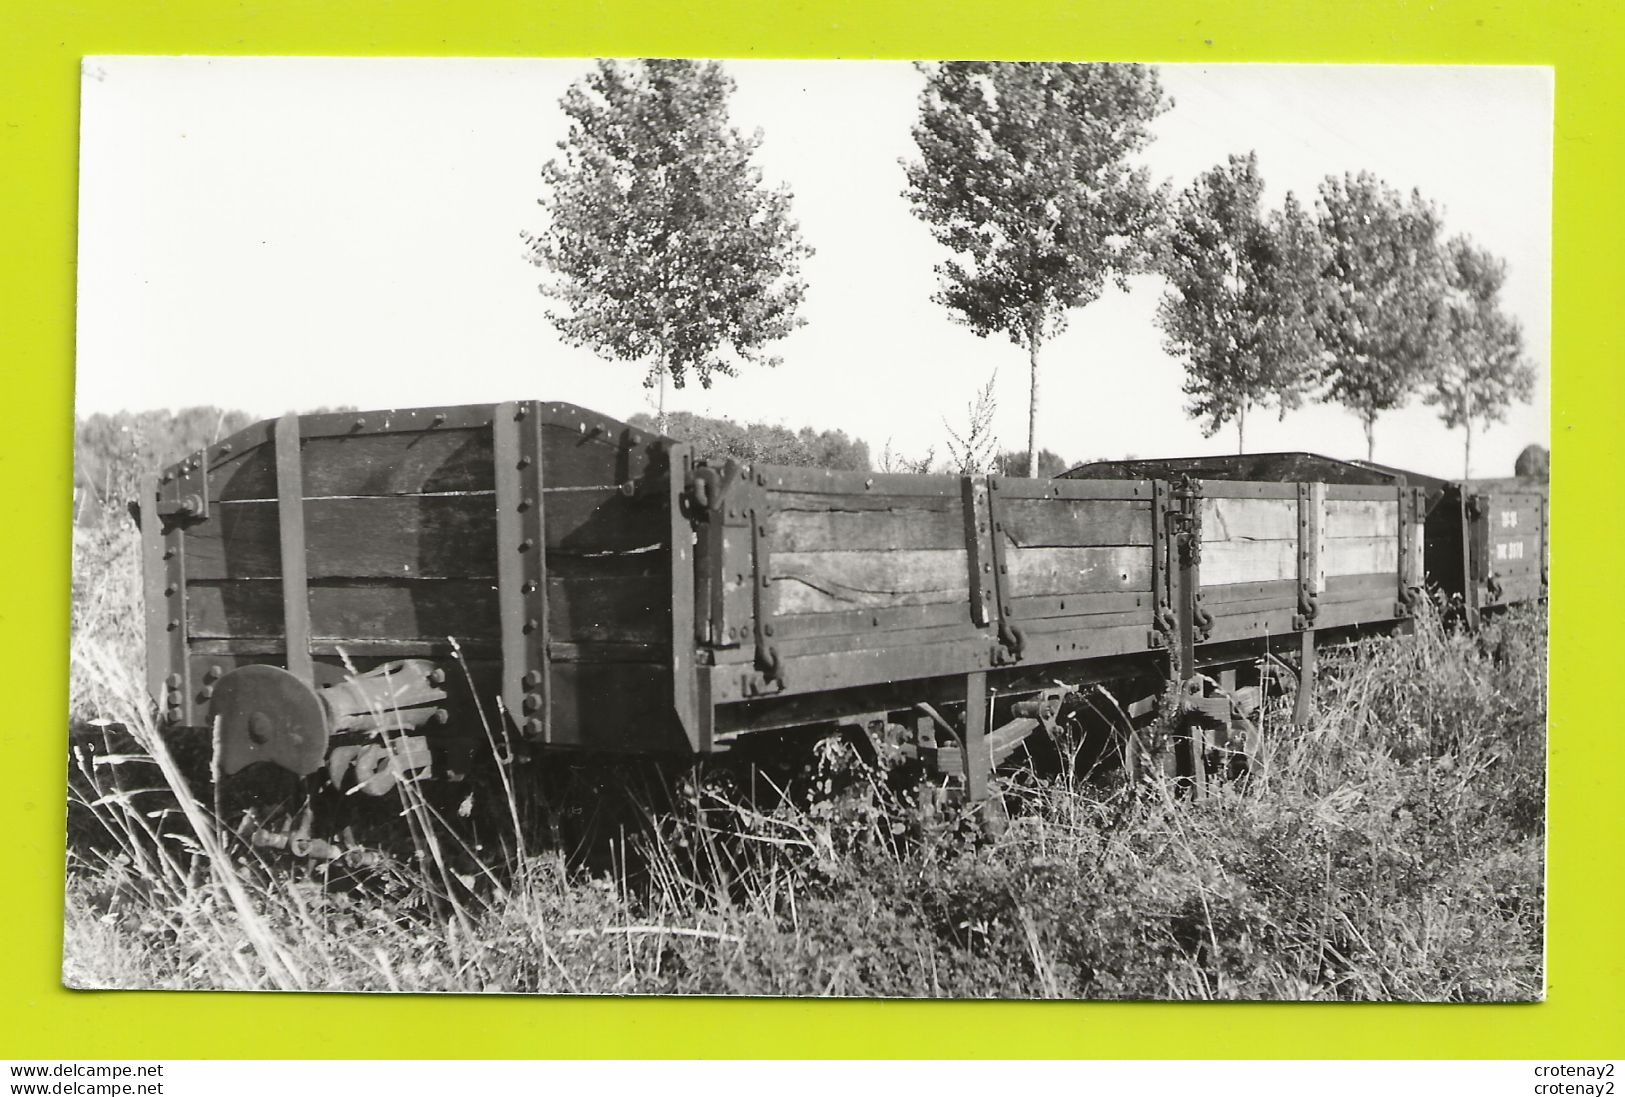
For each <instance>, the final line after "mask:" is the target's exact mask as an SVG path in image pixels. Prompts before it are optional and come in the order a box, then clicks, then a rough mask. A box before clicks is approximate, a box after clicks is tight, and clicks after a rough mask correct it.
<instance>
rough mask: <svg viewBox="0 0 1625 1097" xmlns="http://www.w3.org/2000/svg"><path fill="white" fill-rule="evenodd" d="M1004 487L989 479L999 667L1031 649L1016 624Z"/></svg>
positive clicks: (988, 509) (993, 591) (1019, 657)
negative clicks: (1002, 502)
mask: <svg viewBox="0 0 1625 1097" xmlns="http://www.w3.org/2000/svg"><path fill="white" fill-rule="evenodd" d="M1000 483H1001V481H1000V478H999V477H997V476H989V477H988V478H987V521H988V526H989V527H990V528H991V534H990V536H991V538H992V542H993V560H992V564H993V569H992V573H991V574H992V576H993V584H992V593H993V605H994V607H995V608H996V609H997V610H998V614H999V617H998V628H997V630H996V631H997V633H998V637H999V642H998V643H997V644H996V645H994V648H993V662H994V663H995V664H1005V663H1014V662H1017V661H1019V660H1020V659H1021V653H1022V649H1024V648H1025V647H1026V646H1027V634H1026V632H1024V631H1023V630H1022V628H1021V626H1020V625H1018V624H1016V623H1015V605H1014V604H1013V603H1012V601H1011V598H1010V565H1009V562H1008V557H1007V553H1006V551H1005V541H1006V540H1007V538H1006V537H1005V535H1004V520H1003V518H1001V517H1000V514H1001V512H1002V510H1003V507H1001V506H1000V505H999V488H1000Z"/></svg>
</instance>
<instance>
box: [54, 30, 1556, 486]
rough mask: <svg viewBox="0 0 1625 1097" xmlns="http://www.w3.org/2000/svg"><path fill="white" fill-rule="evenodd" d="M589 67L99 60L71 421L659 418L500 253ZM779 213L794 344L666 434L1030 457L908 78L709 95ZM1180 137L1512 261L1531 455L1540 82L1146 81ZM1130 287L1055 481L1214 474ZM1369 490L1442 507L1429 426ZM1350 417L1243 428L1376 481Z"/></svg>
mask: <svg viewBox="0 0 1625 1097" xmlns="http://www.w3.org/2000/svg"><path fill="white" fill-rule="evenodd" d="M589 65H590V62H586V61H560V60H536V59H523V60H486V59H479V60H447V59H422V60H379V59H364V60H350V59H287V58H128V57H123V58H108V57H103V58H89V59H87V60H86V62H85V67H84V76H83V82H82V83H83V97H82V118H81V149H80V218H79V227H80V238H79V312H78V345H77V385H76V394H77V395H76V405H77V409H78V411H79V413H80V414H81V415H83V414H89V413H91V412H96V411H115V410H120V409H129V410H139V409H146V408H155V407H180V406H184V405H189V404H214V405H218V406H221V407H229V408H242V409H244V410H246V411H249V412H251V413H254V414H258V415H264V416H272V415H278V414H281V413H282V412H284V411H287V410H290V409H294V410H301V409H307V408H311V407H316V406H321V405H338V404H347V405H355V406H358V407H360V408H363V409H367V408H386V407H412V406H423V405H437V404H462V403H476V402H489V401H499V400H511V399H530V398H535V399H545V400H565V401H570V402H573V403H577V404H580V405H583V406H585V407H588V408H592V409H594V410H597V411H600V412H603V413H606V414H609V415H612V416H616V417H619V418H626V417H628V416H630V415H632V414H634V413H636V412H639V411H652V409H653V405H652V402H651V400H650V394H649V392H648V391H647V390H645V389H644V388H643V386H642V379H643V375H644V369H643V367H642V366H641V365H637V364H631V363H624V362H614V361H605V360H601V359H599V358H597V357H595V356H594V355H593V354H592V353H591V352H590V351H587V350H583V349H578V348H571V347H568V346H566V345H564V344H563V342H562V341H561V340H560V339H559V337H558V336H557V334H556V333H555V332H554V330H553V328H552V326H551V324H550V323H549V322H548V320H547V318H546V316H545V309H546V307H547V300H546V299H545V298H544V297H542V296H541V294H540V292H539V289H538V287H539V283H540V282H541V280H542V272H540V271H539V270H537V269H536V268H535V267H533V266H531V265H530V264H529V263H528V262H526V260H525V258H524V247H523V245H522V243H521V240H520V233H521V231H522V230H525V229H535V228H538V227H540V225H541V224H542V223H543V218H544V214H543V212H542V210H541V209H540V207H539V206H538V204H537V198H538V197H539V195H540V194H541V179H540V173H541V168H542V166H543V164H545V163H546V162H547V160H548V159H550V158H551V157H553V156H554V155H555V154H556V152H557V148H556V146H557V142H558V141H559V140H560V139H561V138H562V137H563V136H564V133H565V129H566V126H565V120H564V117H563V115H562V113H561V112H560V110H559V109H558V101H559V97H560V96H561V95H562V94H563V92H564V91H565V89H566V88H567V87H568V86H569V85H570V84H571V83H572V82H573V81H574V80H576V79H578V78H579V77H580V76H581V75H583V74H584V73H585V72H586V71H587V69H588V67H589ZM726 65H727V69H728V71H729V73H730V74H731V75H732V76H733V77H734V79H735V81H736V83H737V91H736V93H735V95H734V99H733V104H732V110H733V116H734V119H735V121H736V122H737V123H738V124H739V125H740V126H741V127H743V128H745V129H752V128H760V130H761V132H762V135H763V141H762V145H761V148H760V150H759V152H758V160H759V163H760V164H761V166H762V169H763V171H764V173H765V176H766V178H767V180H768V181H769V182H771V183H782V184H785V185H787V186H788V187H789V188H790V190H791V191H792V192H793V195H794V202H793V210H794V215H795V217H796V219H797V220H798V222H799V223H800V227H801V233H802V237H803V239H804V240H805V242H806V243H807V244H808V245H810V246H811V247H812V248H813V249H814V252H815V254H814V255H813V256H812V257H811V258H809V259H808V260H806V261H805V263H804V264H803V268H802V273H803V276H804V278H805V280H806V282H807V286H808V289H807V296H806V301H805V304H804V307H803V310H802V315H803V316H804V318H805V320H806V323H805V325H804V326H803V327H801V328H800V329H798V330H797V331H796V332H795V333H793V334H792V335H791V336H789V337H788V338H786V339H785V340H783V341H782V342H781V343H780V344H778V346H777V347H776V348H775V351H776V353H778V354H779V355H780V356H781V357H782V359H783V361H782V364H781V365H780V366H779V367H777V368H775V369H771V370H766V369H748V371H742V372H741V374H740V376H738V377H735V378H726V377H724V378H719V379H717V381H716V382H715V383H714V385H713V386H712V388H710V389H709V390H704V389H701V388H700V387H699V386H698V385H696V384H691V385H689V386H688V387H687V388H685V389H683V390H681V391H675V392H671V393H670V394H669V396H668V400H667V409H668V410H669V411H670V410H683V411H693V412H698V413H701V414H707V415H722V416H728V417H731V418H734V419H739V420H749V421H766V422H772V423H781V424H783V425H785V426H789V427H791V428H798V429H799V428H800V427H804V426H812V427H816V428H818V429H830V428H834V429H840V430H844V431H846V432H847V433H848V434H850V435H853V436H855V437H858V438H862V439H864V440H865V441H867V442H868V443H869V446H870V449H871V452H872V453H873V454H874V455H875V456H876V458H877V459H878V457H879V455H880V454H881V452H882V451H883V450H885V449H886V448H887V447H888V446H889V447H890V448H891V449H892V451H893V452H895V453H898V454H902V455H906V456H910V457H916V456H919V455H922V454H924V453H925V452H927V451H932V450H934V452H935V453H936V454H937V456H938V457H939V458H941V457H945V456H946V448H945V439H946V438H947V437H948V434H949V431H950V429H952V430H956V431H963V429H964V427H965V424H966V421H967V419H968V407H969V405H970V404H971V403H972V402H973V401H974V399H975V397H976V394H977V391H978V390H979V389H980V388H981V387H982V386H984V385H986V384H987V383H988V381H989V379H990V378H992V379H995V392H996V396H997V401H998V410H997V414H996V417H995V420H994V426H995V430H996V433H997V435H998V438H999V441H1000V443H1001V445H1002V446H1003V448H1006V449H1022V448H1025V445H1026V408H1027V361H1026V354H1025V352H1024V351H1023V350H1022V348H1020V347H1017V346H1016V345H1015V344H1013V343H1011V342H1009V341H1008V340H1007V339H1004V338H1002V337H998V336H994V337H992V338H987V339H982V338H978V337H977V336H976V335H975V334H973V333H972V332H971V331H970V330H969V329H968V328H965V327H963V326H962V325H959V324H956V323H955V322H954V321H953V319H952V317H951V315H950V314H949V313H948V312H947V311H946V310H945V309H943V308H942V307H941V306H940V305H937V304H935V303H933V302H932V300H931V296H932V293H933V292H934V290H935V289H936V276H935V274H934V272H933V268H934V266H935V265H936V264H937V263H938V262H940V261H941V260H942V259H943V258H944V257H945V254H946V253H945V252H943V251H942V250H941V249H940V248H939V247H938V246H937V245H936V244H935V243H934V242H933V241H932V239H931V237H930V234H929V232H928V230H927V229H926V227H925V225H924V224H922V223H921V222H920V221H918V220H917V219H916V218H915V217H914V216H913V214H912V213H911V212H910V210H909V208H908V204H907V202H906V200H905V199H904V198H903V197H902V194H901V192H902V190H903V187H904V178H903V169H902V167H901V161H902V160H903V159H904V158H907V157H909V156H911V155H913V154H914V151H915V150H914V146H913V142H912V138H911V137H910V128H911V125H912V123H913V120H914V117H915V114H916V111H917V97H918V94H919V90H920V87H921V84H922V77H921V76H920V74H919V73H918V72H917V71H916V70H915V69H914V68H913V67H912V66H910V65H907V64H902V63H896V62H840V61H749V62H734V61H729V62H727V63H726ZM1159 70H1160V72H1161V77H1162V82H1163V85H1164V87H1165V89H1166V90H1167V91H1168V93H1169V94H1170V95H1171V96H1172V98H1173V100H1174V107H1173V109H1172V110H1170V111H1169V112H1167V113H1166V114H1165V115H1163V116H1162V117H1161V118H1160V119H1158V121H1157V122H1156V123H1155V134H1156V136H1155V140H1154V141H1153V142H1152V144H1151V145H1150V147H1149V148H1148V149H1147V150H1146V152H1145V153H1144V155H1143V161H1144V163H1146V164H1147V165H1148V166H1149V167H1150V169H1151V171H1152V174H1153V176H1154V178H1155V179H1157V180H1159V181H1161V180H1167V181H1169V182H1170V183H1171V184H1172V185H1173V186H1174V187H1175V188H1176V189H1178V188H1183V187H1184V186H1186V185H1187V184H1189V183H1190V181H1191V180H1192V179H1193V178H1194V177H1195V176H1196V175H1197V174H1198V173H1200V172H1202V171H1204V170H1206V169H1207V168H1209V167H1211V166H1213V165H1214V164H1216V163H1220V162H1222V161H1223V160H1224V159H1225V158H1226V157H1227V156H1228V155H1230V154H1231V153H1245V152H1247V151H1249V150H1256V152H1257V154H1258V158H1259V167H1260V172H1261V174H1262V176H1263V178H1264V180H1265V183H1266V200H1267V201H1268V202H1269V203H1271V204H1276V203H1279V201H1280V200H1281V198H1282V197H1283V196H1284V195H1285V193H1286V192H1287V191H1289V190H1290V191H1292V192H1294V193H1296V194H1297V195H1299V196H1300V197H1301V198H1303V199H1305V200H1306V202H1309V203H1312V200H1313V197H1314V194H1315V191H1316V188H1317V186H1318V184H1319V182H1320V181H1321V180H1322V179H1323V178H1324V177H1325V176H1327V175H1328V174H1340V173H1343V172H1352V171H1358V170H1362V169H1365V170H1370V171H1372V172H1374V173H1376V174H1377V175H1378V176H1379V177H1381V178H1382V179H1383V180H1384V181H1385V182H1387V183H1388V184H1390V185H1392V186H1394V187H1395V188H1398V189H1400V190H1404V191H1408V190H1410V189H1411V188H1413V187H1415V188H1419V189H1420V191H1421V192H1422V194H1423V195H1424V197H1426V198H1429V199H1431V200H1432V201H1434V202H1435V203H1437V204H1438V206H1439V207H1440V208H1441V210H1442V211H1443V215H1444V223H1445V228H1446V231H1447V232H1448V233H1451V234H1454V233H1466V234H1468V235H1470V236H1472V237H1473V238H1474V240H1475V241H1477V243H1479V244H1480V245H1481V246H1483V247H1486V248H1488V249H1489V250H1490V251H1492V252H1494V253H1495V254H1497V255H1499V256H1501V257H1502V258H1504V259H1505V260H1506V261H1507V267H1508V274H1507V281H1506V286H1505V289H1504V291H1503V301H1504V306H1505V307H1506V309H1507V311H1508V312H1510V313H1511V314H1512V315H1514V316H1515V317H1516V318H1517V319H1518V320H1519V321H1521V323H1522V325H1523V329H1524V334H1525V341H1526V349H1527V351H1528V354H1529V357H1530V358H1531V360H1532V361H1533V363H1534V365H1535V367H1536V369H1537V371H1538V374H1539V382H1538V385H1537V392H1536V396H1535V399H1534V400H1533V401H1532V402H1531V403H1530V404H1528V405H1523V406H1518V407H1515V408H1513V409H1512V411H1511V413H1510V415H1509V416H1508V421H1507V422H1506V423H1505V424H1503V425H1498V426H1496V427H1493V428H1491V429H1490V430H1488V431H1487V432H1477V434H1476V436H1475V439H1474V445H1473V465H1472V473H1473V475H1478V476H1501V475H1510V474H1511V471H1512V464H1513V460H1514V458H1515V457H1516V455H1517V453H1518V451H1519V450H1521V449H1522V448H1523V447H1524V446H1525V445H1527V444H1528V443H1531V442H1538V443H1540V444H1542V445H1549V441H1550V403H1549V387H1550V386H1549V376H1550V369H1549V364H1550V356H1549V346H1550V311H1551V273H1550V272H1551V232H1550V228H1551V151H1552V128H1551V126H1552V78H1551V73H1550V70H1549V69H1544V68H1492V67H1451V68H1443V67H1421V66H1417V67H1391V66H1287V65H1228V66H1227V65H1214V66H1199V65H1161V66H1159ZM1163 292H1164V283H1163V282H1162V281H1161V280H1160V279H1159V278H1157V277H1155V276H1150V275H1145V276H1138V277H1136V278H1134V279H1133V280H1131V282H1130V285H1129V289H1128V290H1127V291H1126V292H1124V291H1121V290H1118V289H1115V288H1111V289H1108V290H1107V291H1106V292H1105V293H1104V295H1103V296H1102V297H1101V298H1100V299H1098V300H1097V301H1095V302H1093V303H1092V304H1089V305H1088V306H1086V307H1084V308H1082V309H1078V310H1074V311H1073V312H1072V313H1071V315H1070V324H1069V327H1068V329H1067V331H1066V332H1065V334H1063V335H1062V336H1060V337H1059V338H1057V339H1055V340H1054V341H1052V342H1051V343H1050V344H1049V345H1047V346H1046V348H1045V349H1044V352H1043V359H1042V366H1041V369H1042V377H1041V388H1040V396H1041V407H1040V415H1039V444H1040V445H1041V446H1043V447H1046V448H1049V449H1053V450H1055V451H1057V452H1058V453H1060V454H1061V455H1062V456H1063V457H1065V458H1067V459H1068V460H1070V461H1083V460H1089V459H1095V458H1116V457H1123V456H1128V455H1135V456H1141V457H1150V456H1177V455H1191V454H1208V453H1230V452H1234V451H1235V447H1236V438H1235V432H1234V430H1233V429H1231V428H1229V427H1226V428H1224V429H1223V430H1221V431H1220V432H1219V433H1218V434H1216V435H1214V436H1213V437H1211V438H1204V437H1203V435H1202V430H1201V425H1200V424H1199V423H1198V422H1197V421H1195V420H1192V419H1191V418H1189V417H1188V416H1187V414H1186V413H1185V410H1184V406H1185V397H1184V395H1183V394H1182V393H1181V391H1180V386H1181V382H1182V378H1183V368H1182V366H1181V364H1180V363H1179V362H1178V361H1177V360H1176V359H1174V358H1172V357H1170V356H1168V355H1167V354H1166V353H1165V352H1164V351H1163V350H1162V345H1161V344H1162V340H1161V334H1160V332H1159V331H1158V330H1157V328H1156V326H1155V324H1154V316H1155V310H1156V305H1157V301H1158V299H1159V298H1160V296H1161V294H1162V293H1163ZM1376 442H1377V448H1376V457H1377V460H1379V461H1383V462H1385V463H1388V464H1393V465H1397V466H1400V467H1406V468H1412V469H1416V470H1418V471H1422V472H1428V473H1433V474H1438V475H1448V476H1459V475H1461V474H1462V458H1463V452H1462V437H1461V432H1460V431H1448V430H1446V429H1445V427H1444V425H1443V424H1442V423H1441V422H1440V421H1439V420H1438V418H1437V412H1436V410H1435V409H1434V408H1432V407H1428V406H1426V405H1423V404H1422V403H1421V402H1420V400H1417V401H1415V402H1413V404H1412V405H1411V406H1410V407H1407V408H1405V409H1401V410H1399V411H1396V412H1392V413H1388V414H1385V415H1383V416H1382V417H1381V418H1380V419H1379V420H1378V422H1377V440H1376ZM1364 448H1365V443H1364V436H1363V433H1362V431H1361V428H1360V424H1359V422H1358V421H1357V420H1356V419H1355V418H1354V416H1353V415H1352V414H1350V413H1349V412H1347V411H1346V410H1344V409H1342V408H1340V407H1337V406H1335V405H1330V406H1309V407H1306V408H1303V409H1300V410H1298V411H1294V412H1291V413H1288V414H1287V415H1286V416H1285V417H1284V418H1278V417H1277V416H1276V414H1275V413H1274V412H1273V411H1271V412H1262V413H1261V412H1255V413H1254V414H1252V415H1250V416H1249V419H1248V424H1247V449H1248V450H1249V451H1251V452H1263V451H1268V450H1290V449H1308V450H1314V451H1317V452H1321V453H1326V454H1329V455H1331V456H1335V457H1363V456H1364Z"/></svg>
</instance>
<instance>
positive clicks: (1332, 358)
mask: <svg viewBox="0 0 1625 1097" xmlns="http://www.w3.org/2000/svg"><path fill="white" fill-rule="evenodd" d="M1318 214H1319V216H1318V224H1319V227H1320V234H1321V237H1322V238H1323V239H1324V241H1325V242H1326V245H1327V248H1328V251H1327V263H1326V266H1325V268H1324V273H1323V279H1322V289H1323V293H1324V296H1323V298H1322V303H1323V307H1322V308H1321V309H1320V310H1319V311H1318V312H1317V330H1318V333H1319V336H1320V341H1321V344H1322V346H1323V347H1324V348H1325V350H1326V365H1327V379H1328V385H1327V390H1326V397H1327V399H1329V400H1331V401H1334V402H1336V403H1340V404H1342V405H1343V406H1345V407H1347V408H1348V409H1350V410H1351V411H1353V412H1354V414H1355V415H1356V416H1358V417H1359V419H1360V424H1361V426H1362V427H1363V428H1364V429H1365V441H1366V459H1367V460H1371V459H1372V458H1373V457H1374V455H1375V453H1376V429H1377V417H1378V416H1379V415H1381V414H1382V413H1383V412H1385V411H1392V410H1393V409H1395V408H1398V407H1401V406H1403V405H1404V404H1405V402H1406V401H1407V400H1409V399H1410V397H1411V395H1412V394H1413V393H1414V392H1415V391H1416V389H1417V388H1418V386H1420V385H1421V384H1422V383H1423V381H1424V380H1425V379H1426V378H1427V377H1428V376H1429V372H1430V370H1431V367H1432V362H1433V359H1434V358H1435V357H1436V356H1437V354H1438V353H1439V351H1440V349H1441V347H1442V345H1443V342H1444V333H1445V324H1444V277H1443V263H1442V262H1441V261H1440V251H1439V245H1438V234H1439V215H1438V211H1437V210H1435V209H1434V207H1433V206H1432V204H1431V203H1428V202H1425V201H1423V199H1422V197H1421V195H1420V194H1419V193H1418V192H1416V191H1412V192H1411V194H1410V197H1409V199H1404V198H1401V197H1400V195H1399V194H1398V192H1396V191H1395V190H1393V189H1392V188H1391V187H1388V186H1386V185H1384V184H1383V183H1382V182H1380V181H1379V180H1378V179H1377V178H1376V177H1375V176H1373V175H1372V174H1370V173H1369V172H1360V173H1359V174H1358V175H1345V176H1343V177H1342V178H1338V177H1336V176H1331V177H1328V178H1327V179H1326V180H1325V182H1323V183H1322V184H1321V186H1320V202H1319V208H1318Z"/></svg>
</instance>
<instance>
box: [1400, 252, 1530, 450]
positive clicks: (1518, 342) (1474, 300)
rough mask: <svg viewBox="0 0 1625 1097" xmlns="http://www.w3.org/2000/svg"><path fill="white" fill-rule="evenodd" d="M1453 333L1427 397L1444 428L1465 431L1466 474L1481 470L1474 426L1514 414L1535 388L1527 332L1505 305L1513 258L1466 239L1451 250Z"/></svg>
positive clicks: (1448, 312) (1448, 276)
mask: <svg viewBox="0 0 1625 1097" xmlns="http://www.w3.org/2000/svg"><path fill="white" fill-rule="evenodd" d="M1444 272H1445V285H1446V291H1445V321H1446V336H1445V340H1444V345H1443V348H1442V351H1441V353H1440V354H1439V356H1438V358H1437V360H1436V361H1435V363H1434V368H1433V373H1432V377H1431V384H1430V385H1429V387H1428V391H1427V392H1426V394H1425V395H1424V396H1423V400H1424V401H1425V402H1426V403H1428V404H1431V405H1433V406H1435V407H1437V408H1438V409H1439V418H1440V419H1442V420H1443V421H1444V425H1445V426H1447V427H1449V428H1450V429H1452V430H1454V429H1455V428H1457V427H1460V428H1462V430H1463V432H1464V436H1463V445H1462V473H1461V474H1462V477H1463V478H1466V479H1470V478H1471V477H1472V475H1473V471H1472V470H1473V425H1474V424H1475V423H1482V424H1483V425H1484V426H1486V427H1487V426H1489V425H1490V424H1491V423H1498V422H1500V421H1502V420H1503V419H1505V418H1506V413H1507V409H1508V408H1509V407H1511V406H1512V403H1513V402H1514V401H1527V400H1528V399H1529V398H1530V397H1531V396H1532V395H1533V394H1534V391H1535V369H1534V366H1533V365H1531V364H1530V362H1529V361H1528V360H1527V359H1526V358H1525V357H1524V352H1523V330H1522V328H1521V327H1520V325H1519V324H1518V322H1517V320H1515V319H1513V318H1511V317H1509V316H1508V315H1506V313H1505V312H1503V311H1502V309H1501V287H1502V285H1503V284H1505V282H1506V263H1505V262H1503V261H1502V260H1500V259H1497V258H1496V257H1495V256H1493V255H1491V254H1490V253H1489V252H1487V251H1484V250H1483V249H1481V248H1478V247H1476V246H1474V244H1473V242H1472V241H1471V240H1469V239H1468V238H1467V237H1465V236H1457V237H1454V238H1453V239H1451V240H1450V241H1449V243H1447V244H1446V245H1445V248H1444Z"/></svg>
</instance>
